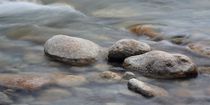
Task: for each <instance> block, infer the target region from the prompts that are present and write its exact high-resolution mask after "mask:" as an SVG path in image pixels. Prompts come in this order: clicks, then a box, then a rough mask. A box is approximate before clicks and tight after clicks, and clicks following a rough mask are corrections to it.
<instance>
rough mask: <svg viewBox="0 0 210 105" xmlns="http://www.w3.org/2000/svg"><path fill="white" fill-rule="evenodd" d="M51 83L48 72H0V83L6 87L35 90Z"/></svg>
mask: <svg viewBox="0 0 210 105" xmlns="http://www.w3.org/2000/svg"><path fill="white" fill-rule="evenodd" d="M51 83H52V78H51V76H49V75H48V74H35V73H33V74H0V85H1V86H4V87H7V88H16V89H24V90H37V89H40V88H41V87H43V86H45V85H49V84H51Z"/></svg>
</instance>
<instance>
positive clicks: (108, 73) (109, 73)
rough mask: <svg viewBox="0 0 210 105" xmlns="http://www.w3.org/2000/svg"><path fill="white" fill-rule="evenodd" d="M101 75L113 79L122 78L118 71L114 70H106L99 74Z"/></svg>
mask: <svg viewBox="0 0 210 105" xmlns="http://www.w3.org/2000/svg"><path fill="white" fill-rule="evenodd" d="M99 76H100V77H101V78H104V79H113V80H120V79H121V76H120V75H119V74H118V73H115V72H112V71H104V72H102V73H101V74H99Z"/></svg>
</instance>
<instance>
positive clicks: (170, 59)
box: [123, 51, 198, 79]
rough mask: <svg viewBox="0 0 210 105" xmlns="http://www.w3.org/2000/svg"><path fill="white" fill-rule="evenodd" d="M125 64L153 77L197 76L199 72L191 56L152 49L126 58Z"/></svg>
mask: <svg viewBox="0 0 210 105" xmlns="http://www.w3.org/2000/svg"><path fill="white" fill-rule="evenodd" d="M123 66H124V68H126V69H128V70H132V71H137V72H139V73H140V74H142V75H144V76H148V77H152V78H162V79H175V78H188V77H196V76H197V74H198V72H197V70H196V66H195V64H194V63H193V62H192V60H191V59H190V58H189V57H187V56H185V55H182V54H170V53H168V52H164V51H151V52H148V53H145V54H142V55H137V56H132V57H129V58H126V59H125V60H124V64H123Z"/></svg>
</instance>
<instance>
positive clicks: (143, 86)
mask: <svg viewBox="0 0 210 105" xmlns="http://www.w3.org/2000/svg"><path fill="white" fill-rule="evenodd" d="M128 89H130V90H132V91H134V92H137V93H139V94H141V95H143V96H145V97H148V98H150V97H155V96H167V95H168V92H167V91H166V90H165V89H163V88H160V87H157V86H154V85H151V84H148V83H144V82H142V81H139V80H137V79H134V78H133V79H130V80H129V81H128Z"/></svg>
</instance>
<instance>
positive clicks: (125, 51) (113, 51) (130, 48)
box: [108, 39, 151, 61]
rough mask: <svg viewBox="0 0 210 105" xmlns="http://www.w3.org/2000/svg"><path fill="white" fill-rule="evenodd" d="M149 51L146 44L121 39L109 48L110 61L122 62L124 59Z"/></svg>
mask: <svg viewBox="0 0 210 105" xmlns="http://www.w3.org/2000/svg"><path fill="white" fill-rule="evenodd" d="M148 51H151V48H150V46H149V45H148V44H146V43H143V42H140V41H137V40H134V39H121V40H119V41H117V42H116V43H115V44H113V45H112V46H111V47H110V48H109V53H108V59H109V60H110V61H123V60H124V59H125V58H127V57H130V56H134V55H139V54H143V53H146V52H148Z"/></svg>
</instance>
